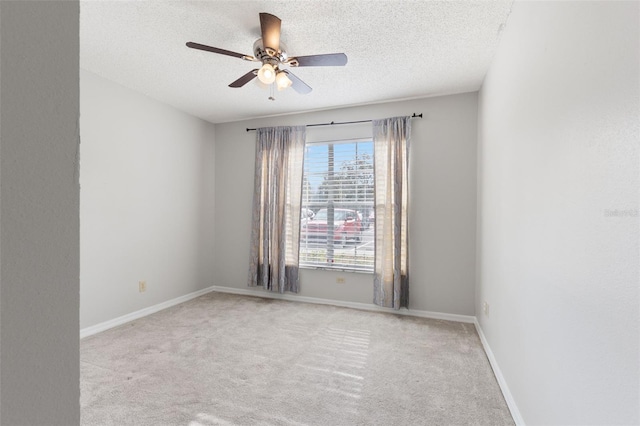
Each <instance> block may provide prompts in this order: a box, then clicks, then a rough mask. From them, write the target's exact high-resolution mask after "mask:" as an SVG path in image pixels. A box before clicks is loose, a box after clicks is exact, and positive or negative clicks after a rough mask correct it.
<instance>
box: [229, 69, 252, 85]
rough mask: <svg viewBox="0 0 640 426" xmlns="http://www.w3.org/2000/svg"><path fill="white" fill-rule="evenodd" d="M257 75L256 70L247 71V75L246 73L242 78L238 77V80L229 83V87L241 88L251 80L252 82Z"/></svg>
mask: <svg viewBox="0 0 640 426" xmlns="http://www.w3.org/2000/svg"><path fill="white" fill-rule="evenodd" d="M257 75H258V69H257V68H256V69H255V70H251V71H249V72H248V73H246V74H245V75H243V76H242V77H240V78H239V79H237V80H236V81H234V82H233V83H231V84H230V85H229V87H242V86H244V85H245V84H247V83H248V82H250V81H251V80H253V79H254V78H256V76H257Z"/></svg>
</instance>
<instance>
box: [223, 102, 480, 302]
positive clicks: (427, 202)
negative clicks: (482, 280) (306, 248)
mask: <svg viewBox="0 0 640 426" xmlns="http://www.w3.org/2000/svg"><path fill="white" fill-rule="evenodd" d="M276 102H277V101H276ZM414 112H416V113H423V114H424V118H423V119H414V120H413V121H412V128H413V130H412V141H411V154H410V155H411V161H412V163H411V171H410V173H411V176H410V179H411V181H410V191H411V205H410V211H409V216H410V219H409V220H410V236H411V239H410V244H411V247H410V252H411V255H410V258H411V260H410V277H411V284H410V286H411V289H410V294H411V295H410V308H411V309H420V310H427V311H434V312H443V313H450V314H460V315H474V314H475V311H474V309H475V308H474V283H475V232H476V231H475V225H476V224H475V220H476V204H475V198H476V140H477V129H476V126H477V93H466V94H461V95H455V96H444V97H437V98H428V99H419V100H412V101H404V102H394V103H385V104H377V105H368V106H361V107H352V108H343V109H336V110H330V111H322V112H314V113H306V114H298V115H289V116H281V117H273V118H265V119H260V120H250V121H243V122H236V123H226V124H218V125H216V167H215V173H216V191H215V204H216V214H215V229H216V234H215V235H216V236H215V281H214V282H213V284H215V285H218V286H225V287H233V288H242V289H246V288H247V279H248V264H249V261H248V256H249V238H250V223H251V203H252V194H253V168H254V152H255V137H256V136H255V132H246V131H245V128H247V127H249V128H255V127H262V126H278V125H295V124H309V123H322V122H329V121H350V120H364V119H371V118H385V117H393V116H398V115H411V114H412V113H414ZM307 131H308V140H330V139H332V138H334V139H344V138H353V137H367V136H368V137H370V136H371V125H370V124H366V125H346V126H335V127H321V128H308V130H307ZM337 275H340V276H343V277H345V278H346V282H345V283H344V284H336V276H337ZM300 285H301V291H300V293H299V294H300V295H301V296H311V297H318V298H324V299H332V300H340V301H348V302H360V303H372V300H373V278H372V275H371V274H361V273H344V272H341V273H338V272H329V271H323V270H303V271H302V272H301V277H300ZM256 291H262V290H261V289H259V290H256Z"/></svg>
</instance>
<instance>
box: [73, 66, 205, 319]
mask: <svg viewBox="0 0 640 426" xmlns="http://www.w3.org/2000/svg"><path fill="white" fill-rule="evenodd" d="M80 113H81V114H80V134H81V136H82V143H81V145H80V147H81V157H82V173H81V176H80V183H81V188H82V189H81V194H80V195H81V208H80V223H81V228H80V249H81V258H80V260H81V267H80V271H81V275H80V283H81V287H80V294H81V301H80V326H81V328H85V327H88V326H92V325H95V324H98V323H101V322H104V321H108V320H111V319H113V318H116V317H119V316H122V315H125V314H128V313H131V312H134V311H137V310H140V309H143V308H146V307H149V306H153V305H156V304H158V303H161V302H165V301H167V300H170V299H173V298H176V297H179V296H183V295H185V294H188V293H192V292H194V291H197V290H200V289H202V288H205V287H208V286H210V285H211V282H212V280H213V241H214V235H213V217H214V206H213V202H214V194H213V190H214V175H213V170H214V137H215V134H214V125H213V124H211V123H208V122H206V121H203V120H200V119H198V118H195V117H193V116H190V115H188V114H185V113H183V112H181V111H178V110H176V109H175V108H172V107H170V106H168V105H164V104H161V103H159V102H157V101H154V100H152V99H150V98H148V97H146V96H144V95H142V94H140V93H137V92H134V91H132V90H129V89H127V88H124V87H122V86H120V85H118V84H115V83H113V82H111V81H108V80H105V79H104V78H102V77H99V76H97V75H95V74H93V73H90V72H88V71H84V70H82V71H81V73H80ZM138 281H146V282H147V291H146V292H144V293H140V292H139V291H138Z"/></svg>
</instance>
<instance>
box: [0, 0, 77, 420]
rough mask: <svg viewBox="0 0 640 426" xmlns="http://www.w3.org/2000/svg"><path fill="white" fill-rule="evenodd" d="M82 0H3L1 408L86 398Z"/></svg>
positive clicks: (17, 412)
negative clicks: (81, 316) (82, 373)
mask: <svg viewBox="0 0 640 426" xmlns="http://www.w3.org/2000/svg"><path fill="white" fill-rule="evenodd" d="M78 13H79V11H78V2H77V1H70V0H69V1H60V2H57V1H51V2H5V1H3V2H0V123H1V124H0V301H1V303H0V315H1V316H0V337H1V340H2V345H1V346H0V360H1V362H0V378H1V382H0V385H1V387H0V413H1V416H2V418H1V421H2V424H3V425H17V424H25V425H26V424H29V425H45V424H46V425H71V424H78V423H79V421H80V407H79V397H80V392H79V386H78V383H79V368H78V365H79V344H78V342H79V326H78V309H79V292H78V288H79V241H78V240H79V237H78V230H79V224H78V196H79V188H78V170H77V164H78V163H77V157H76V156H77V150H78V141H79V139H78V47H79V44H78V19H79V14H78Z"/></svg>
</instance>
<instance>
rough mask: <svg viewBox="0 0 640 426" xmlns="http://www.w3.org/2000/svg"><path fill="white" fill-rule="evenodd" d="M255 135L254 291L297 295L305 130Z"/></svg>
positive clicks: (267, 131) (251, 280) (286, 129)
mask: <svg viewBox="0 0 640 426" xmlns="http://www.w3.org/2000/svg"><path fill="white" fill-rule="evenodd" d="M256 133H257V135H256V157H255V176H254V190H253V209H252V210H253V212H252V223H251V253H250V265H249V286H262V287H264V288H265V290H270V291H274V292H278V293H284V292H285V291H291V292H294V293H297V292H298V289H299V285H298V248H299V245H300V210H301V206H300V203H301V197H302V170H303V169H302V168H303V159H304V144H305V127H304V126H297V127H269V128H260V129H257V131H256Z"/></svg>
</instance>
